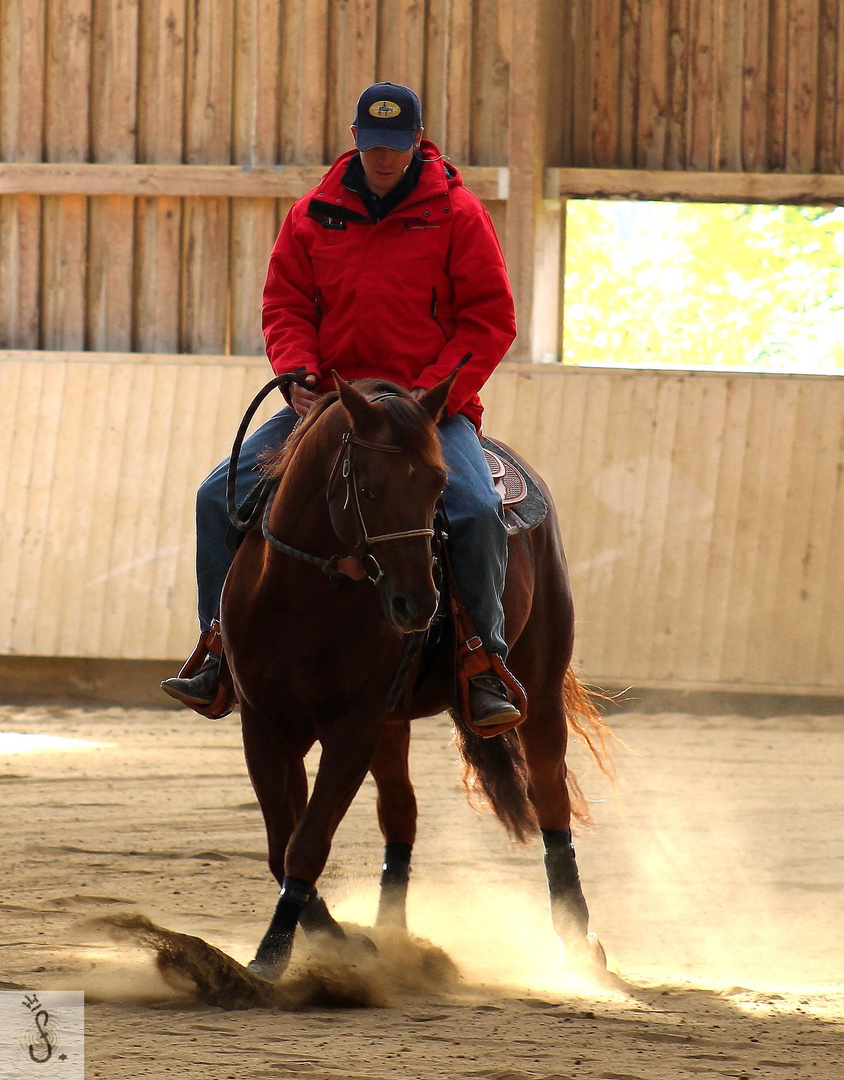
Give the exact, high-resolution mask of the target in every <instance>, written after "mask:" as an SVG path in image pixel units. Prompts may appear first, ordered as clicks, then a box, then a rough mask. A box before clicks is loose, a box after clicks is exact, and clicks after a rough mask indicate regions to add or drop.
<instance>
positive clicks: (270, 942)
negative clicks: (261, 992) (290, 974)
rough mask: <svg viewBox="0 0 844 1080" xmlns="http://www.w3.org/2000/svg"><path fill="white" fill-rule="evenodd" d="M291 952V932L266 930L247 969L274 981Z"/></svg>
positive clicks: (288, 959)
mask: <svg viewBox="0 0 844 1080" xmlns="http://www.w3.org/2000/svg"><path fill="white" fill-rule="evenodd" d="M292 952H293V934H289V933H282V934H273V933H270V932H269V931H267V933H266V934H265V935H264V938H263V940H262V941H261V944H260V945H259V946H258V949H257V951H256V953H255V959H254V960H250V962H249V963H248V964H247V965H246V967H247V970H248V971H251V972H252V974H253V975H257V976H258V977H259V978H260V979H266V981H267V982H275V981H276V979H277V978H278V977H279V976H280V975H283V974H284V972H285V971H286V970H287V965H288V964H289V963H290V955H291V953H292Z"/></svg>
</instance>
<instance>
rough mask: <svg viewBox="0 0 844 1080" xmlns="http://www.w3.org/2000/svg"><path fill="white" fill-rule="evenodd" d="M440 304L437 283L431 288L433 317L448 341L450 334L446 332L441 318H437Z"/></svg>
mask: <svg viewBox="0 0 844 1080" xmlns="http://www.w3.org/2000/svg"><path fill="white" fill-rule="evenodd" d="M438 306H439V301H438V300H437V287H436V285H434V286H433V288H432V289H431V318H432V319H433V320H434V322H435V323H436V324H437V326H438V327H439V328H440V330H442V334H443V337H444V338H445V340H446V341H448V334H447V333H446V332H445V327H444V326H443V324H442V323H441V322H440V320H439V319H438V318H437V307H438Z"/></svg>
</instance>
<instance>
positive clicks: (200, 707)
mask: <svg viewBox="0 0 844 1080" xmlns="http://www.w3.org/2000/svg"><path fill="white" fill-rule="evenodd" d="M209 654H211V655H212V656H219V657H220V676H219V683H218V685H217V688H216V694H215V696H214V699H213V701H211V702H209V703H207V704H204V703H202V702H193V701H189V700H187V699H186V698H185V697H182V696H181V695H180V694H174V693H171V690H172V689H173V687H172V684H173V683H174V682H176V681H177V679H178V680H189V679H193V678H195V677H196V676H197V675H198V674H199V673H200V671H201V670H202V668H203V667H204V666H205V664H206V662H207V660H208V656H209ZM168 682H169V683H170V684H171V687H170V689H168V688H167V687H166V686H165V685H164V683H168ZM161 688H162V690H163V691H164V693H165V694H168V695H169V696H170V697H172V698H175V699H176V700H177V701H180V702H181V703H182V704H183V705H186V706H187V707H188V708H189V709H193V710H194V712H198V713H199V715H200V716H204V717H206V718H207V719H208V720H221V719H222V718H223V717H224V716H228V714H229V713H230V712H231V711H232V709H233V708H234V707H235V705H236V704H237V697H236V695H235V692H234V687H233V685H232V681H231V674H230V673H229V665H228V663H227V662H226V654H225V651H224V649H223V638H222V633H221V630H220V621H219V619H214V621H213V622H212V623H211V629H210V630H205V631H204V632H203V633H201V634H200V635H199V640H198V641H197V643H196V647H195V648H194V650H193V652H192V653H191V654H190V656H189V657H188V658H187V660H186V661H185V662H184V664H182V668H181V670H180V671H179V674H178V676H177V677H176V679H165V680H163V682H162V683H161Z"/></svg>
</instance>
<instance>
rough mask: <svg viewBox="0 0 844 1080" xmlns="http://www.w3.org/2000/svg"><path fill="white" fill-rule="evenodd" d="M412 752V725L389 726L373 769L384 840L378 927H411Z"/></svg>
mask: <svg viewBox="0 0 844 1080" xmlns="http://www.w3.org/2000/svg"><path fill="white" fill-rule="evenodd" d="M409 750H410V728H409V727H408V725H407V724H405V723H403V722H401V721H393V722H391V723H388V724H387V725H386V726H385V728H384V732H383V734H382V736H381V742H380V744H379V746H378V752H377V753H376V755H375V758H374V759H373V762H372V765H371V767H370V771H371V773H372V775H373V777H374V779H375V786H376V788H377V789H378V823H379V825H380V826H381V835H382V836H383V837H384V862H383V864H382V866H381V891H380V894H379V898H378V915H377V917H376V919H375V925H376V926H399V927H402V928H406V927H407V886H408V882H409V880H410V856H411V853H412V851H413V844H414V841H415V840H416V813H417V811H416V795H415V794H414V791H413V784H412V783H411V781H410V771H409V767H408V765H409V762H408V753H409Z"/></svg>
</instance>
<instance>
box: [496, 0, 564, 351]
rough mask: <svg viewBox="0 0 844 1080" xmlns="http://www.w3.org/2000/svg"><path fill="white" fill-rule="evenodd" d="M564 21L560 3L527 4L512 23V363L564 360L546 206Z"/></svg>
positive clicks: (557, 226) (551, 220) (557, 224)
mask: <svg viewBox="0 0 844 1080" xmlns="http://www.w3.org/2000/svg"><path fill="white" fill-rule="evenodd" d="M562 27H563V20H562V17H561V14H560V9H559V5H558V4H556V3H554V2H553V0H530V2H529V3H527V2H525V3H520V4H519V7H518V17H517V18H515V19H514V20H513V44H512V64H511V68H510V110H509V158H510V192H509V198H508V203H507V230H506V245H505V251H506V255H507V266H508V270H509V274H510V281H511V284H512V287H513V296H514V298H515V302H516V321H517V325H518V331H519V333H518V337H517V338H516V341H515V342H514V344H513V347H512V348H511V350H510V353H509V359H511V360H517V361H523V362H530V361H539V360H550V359H559V357H560V351H561V336H560V301H561V278H562V238H563V229H562V209H561V204H560V201H559V198H556V199H549V200H548V201H546V200H545V198H544V195H545V192H544V178H545V167H546V165H547V164H548V146H549V142H550V140H549V132H548V116H549V99H550V98H552V97H553V95H555V94H557V93H559V92H560V86H559V83H558V82H557V81H556V80H557V79H558V78H559V74H558V71H559V69H558V65H557V63H556V62H555V59H554V58H555V56H556V57H559V56H560V55H562V51H563V50H562V42H561V40H560V38H561V37H562Z"/></svg>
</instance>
